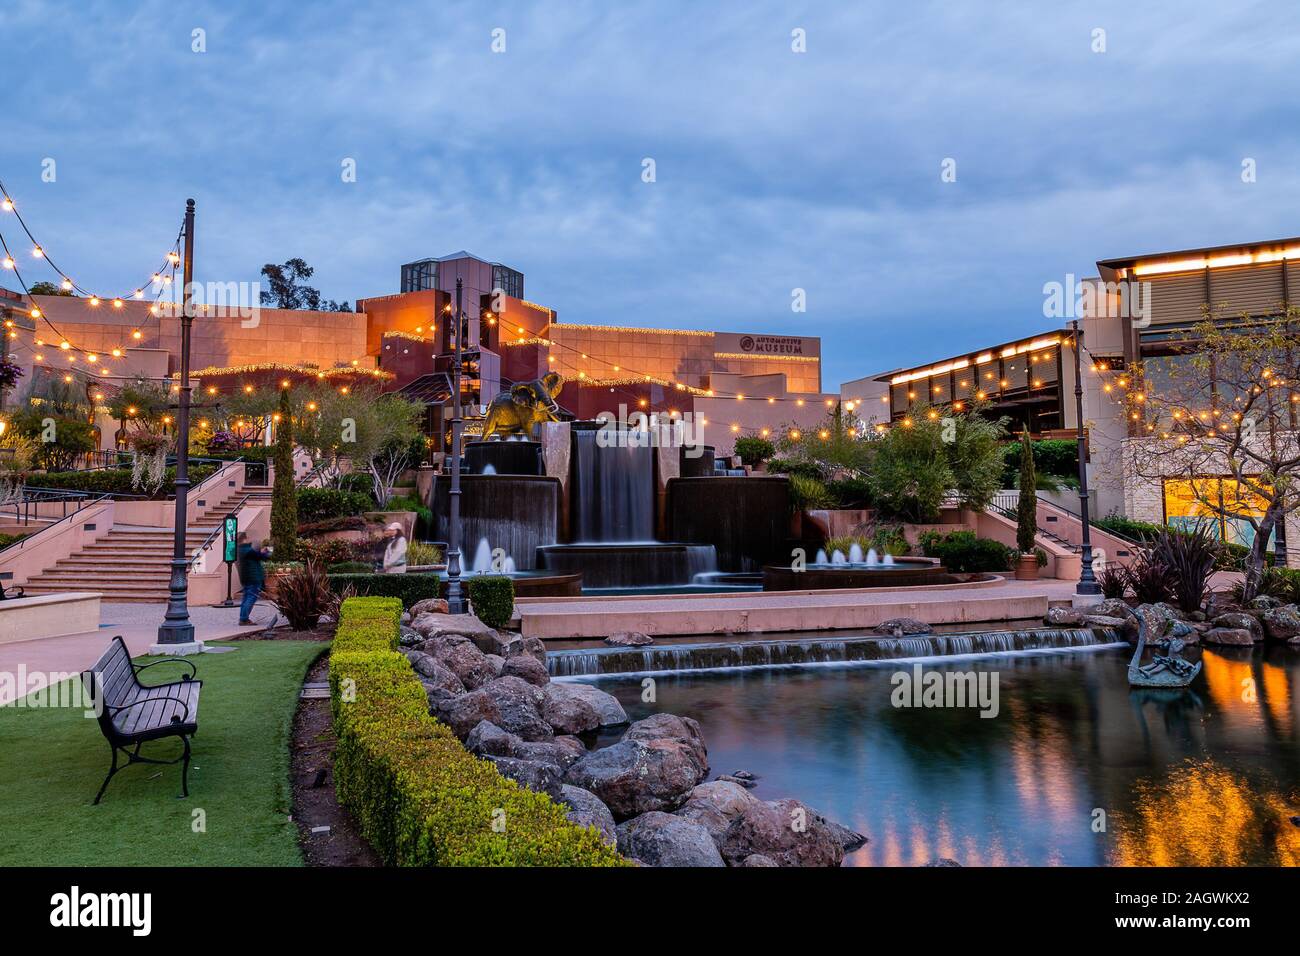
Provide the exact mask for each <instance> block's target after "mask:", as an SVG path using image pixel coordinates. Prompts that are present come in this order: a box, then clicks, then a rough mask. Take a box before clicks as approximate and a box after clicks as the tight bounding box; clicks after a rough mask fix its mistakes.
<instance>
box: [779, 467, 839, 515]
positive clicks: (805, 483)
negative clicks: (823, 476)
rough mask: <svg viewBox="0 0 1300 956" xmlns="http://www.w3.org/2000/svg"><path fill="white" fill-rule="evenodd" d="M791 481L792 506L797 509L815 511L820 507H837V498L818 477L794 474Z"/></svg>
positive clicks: (790, 477)
mask: <svg viewBox="0 0 1300 956" xmlns="http://www.w3.org/2000/svg"><path fill="white" fill-rule="evenodd" d="M788 480H789V482H790V506H791V507H792V508H794V510H795V511H815V510H817V509H820V508H833V507H835V499H834V498H833V497H831V493H830V492H829V491H827V490H826V486H825V485H824V484H822V483H821V482H820V481H818V480H817V479H816V478H806V477H804V476H803V475H796V474H792V475H790V476H789V479H788Z"/></svg>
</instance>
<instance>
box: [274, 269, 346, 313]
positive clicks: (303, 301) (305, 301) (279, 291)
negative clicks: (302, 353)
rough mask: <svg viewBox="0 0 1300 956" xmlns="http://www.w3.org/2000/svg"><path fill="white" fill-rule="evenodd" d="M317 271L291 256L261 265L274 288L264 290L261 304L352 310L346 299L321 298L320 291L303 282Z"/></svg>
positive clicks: (290, 307)
mask: <svg viewBox="0 0 1300 956" xmlns="http://www.w3.org/2000/svg"><path fill="white" fill-rule="evenodd" d="M315 272H316V270H315V269H313V268H312V267H311V266H309V265H307V263H306V262H305V261H304V260H302V259H298V258H294V259H290V260H288V261H287V262H285V263H284V264H283V265H278V266H277V265H275V264H274V263H271V262H268V263H267V264H266V265H264V266H262V276H263V277H264V278H265V279H266V281H267V282H268V283H269V284H270V286H271V289H270V291H269V292H268V291H266V290H263V291H262V305H270V306H274V307H275V308H277V309H308V310H311V311H317V312H351V311H352V306H350V305H348V304H347V303H346V302H343V303H339V302H335V301H334V300H333V299H322V298H321V294H320V292H319V291H318V290H316V289H313V288H312V287H311V286H309V285H305V284H304V283H303V282H302V280H305V279H310V278H311V277H312V275H313V274H314V273H315Z"/></svg>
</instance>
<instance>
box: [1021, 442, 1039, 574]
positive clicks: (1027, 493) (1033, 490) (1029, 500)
mask: <svg viewBox="0 0 1300 956" xmlns="http://www.w3.org/2000/svg"><path fill="white" fill-rule="evenodd" d="M1037 537H1038V487H1037V485H1036V483H1035V481H1034V443H1033V442H1031V441H1030V440H1029V429H1028V428H1026V429H1025V430H1024V432H1023V433H1022V435H1021V437H1020V501H1019V502H1018V503H1017V506H1016V547H1017V548H1019V549H1020V553H1021V554H1033V553H1034V539H1035V538H1037Z"/></svg>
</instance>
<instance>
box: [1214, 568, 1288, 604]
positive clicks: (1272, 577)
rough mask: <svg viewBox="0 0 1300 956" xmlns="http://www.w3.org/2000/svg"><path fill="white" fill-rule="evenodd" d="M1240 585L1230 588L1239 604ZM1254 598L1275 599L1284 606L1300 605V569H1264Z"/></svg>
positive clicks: (1241, 589)
mask: <svg viewBox="0 0 1300 956" xmlns="http://www.w3.org/2000/svg"><path fill="white" fill-rule="evenodd" d="M1242 591H1243V588H1242V583H1241V582H1240V581H1239V582H1237V583H1236V584H1234V585H1233V586H1232V588H1231V589H1230V592H1229V593H1230V594H1231V596H1232V599H1233V600H1234V601H1237V602H1238V603H1240V602H1241V600H1242V597H1243V594H1242ZM1255 593H1256V596H1257V597H1258V596H1264V597H1273V598H1277V599H1278V600H1279V601H1281V602H1283V603H1284V604H1296V603H1300V568H1266V569H1265V570H1264V576H1263V577H1262V578H1261V579H1260V583H1259V590H1258V591H1256V592H1255Z"/></svg>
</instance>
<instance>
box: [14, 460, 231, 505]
mask: <svg viewBox="0 0 1300 956" xmlns="http://www.w3.org/2000/svg"><path fill="white" fill-rule="evenodd" d="M215 471H216V467H215V466H214V465H194V466H192V467H191V468H190V488H191V490H192V489H193V488H194V486H195V485H197V484H199V483H200V482H203V481H206V480H207V479H209V478H211V477H212V475H213V473H214V472H215ZM27 483H28V484H30V485H32V486H34V487H37V488H60V489H65V490H67V491H89V492H92V493H96V494H119V495H133V494H135V493H136V490H135V488H134V486H133V485H132V483H131V469H130V468H101V469H99V470H98V471H60V472H50V473H48V474H44V475H31V476H29V477H28V480H27ZM175 493H176V469H175V468H168V469H167V472H166V475H165V476H164V478H163V483H162V486H161V487H160V488H159V489H158V491H157V492H155V495H154V497H159V498H166V497H168V496H170V495H174V494H175Z"/></svg>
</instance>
